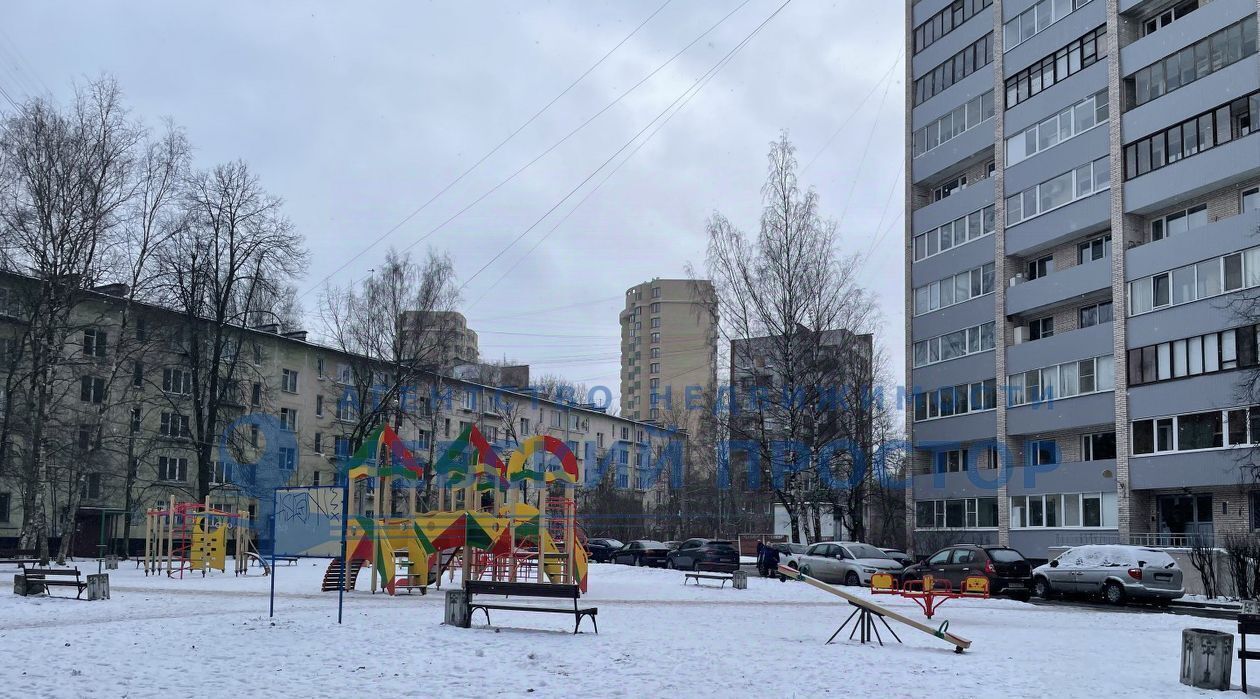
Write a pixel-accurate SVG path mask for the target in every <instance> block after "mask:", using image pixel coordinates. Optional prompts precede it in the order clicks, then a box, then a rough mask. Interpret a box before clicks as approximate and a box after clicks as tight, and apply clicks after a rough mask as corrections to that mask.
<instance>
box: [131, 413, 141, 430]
mask: <svg viewBox="0 0 1260 699" xmlns="http://www.w3.org/2000/svg"><path fill="white" fill-rule="evenodd" d="M131 433H132V434H139V433H140V408H132V409H131Z"/></svg>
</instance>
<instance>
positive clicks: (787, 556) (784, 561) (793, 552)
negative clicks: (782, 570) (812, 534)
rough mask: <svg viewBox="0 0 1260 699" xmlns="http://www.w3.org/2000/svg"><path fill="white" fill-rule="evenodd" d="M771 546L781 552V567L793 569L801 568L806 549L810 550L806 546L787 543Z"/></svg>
mask: <svg viewBox="0 0 1260 699" xmlns="http://www.w3.org/2000/svg"><path fill="white" fill-rule="evenodd" d="M770 546H772V547H773V548H774V549H775V550H776V551H778V552H779V565H781V566H790V567H792V568H800V567H801V564H800V560H801V555H802V554H804V553H805V549H807V548H809V547H808V546H806V545H805V544H792V543H788V542H786V541H785V542H780V543H774V544H770Z"/></svg>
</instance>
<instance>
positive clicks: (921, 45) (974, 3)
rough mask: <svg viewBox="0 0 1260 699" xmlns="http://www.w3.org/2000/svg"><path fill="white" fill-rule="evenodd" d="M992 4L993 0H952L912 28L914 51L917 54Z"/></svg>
mask: <svg viewBox="0 0 1260 699" xmlns="http://www.w3.org/2000/svg"><path fill="white" fill-rule="evenodd" d="M992 4H993V0H954V2H952V3H950V4H949V5H947V6H946V7H945V9H943V10H941V11H940V12H937V13H936V14H934V15H932V16H931V17H930V18H928V19H927V20H926V21H925V22H923V24H920V25H919V26H917V27H915V28H914V52H915V53H916V54H917V53H918V52H920V51H922V50H923V49H925V48H927V47H929V46H931V45H932V44H934V43H936V42H937V41H938V40H939V39H940V38H941V37H943V36H945V35H946V34H949V33H950V32H952V31H954V30H955V29H957V28H958V27H961V26H962V25H963V23H964V22H966V21H967V20H969V19H971V18H972V17H973V16H974V15H976V14H977V13H979V12H980V11H981V10H983V9H984V8H986V7H988V6H990V5H992Z"/></svg>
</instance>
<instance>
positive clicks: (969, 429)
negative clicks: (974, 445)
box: [913, 394, 1111, 445]
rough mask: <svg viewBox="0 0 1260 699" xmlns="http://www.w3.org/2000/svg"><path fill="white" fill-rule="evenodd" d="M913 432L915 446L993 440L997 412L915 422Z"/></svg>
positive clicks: (995, 431)
mask: <svg viewBox="0 0 1260 699" xmlns="http://www.w3.org/2000/svg"><path fill="white" fill-rule="evenodd" d="M1108 395H1111V394H1108ZM913 430H914V431H913V435H914V443H915V444H916V445H919V444H958V443H962V442H976V441H980V440H985V439H993V436H994V435H996V434H997V411H994V410H989V411H986V412H981V413H968V414H966V415H956V416H954V417H942V418H937V419H935V420H925V421H923V422H915V423H913Z"/></svg>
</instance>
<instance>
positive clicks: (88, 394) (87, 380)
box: [79, 376, 105, 404]
mask: <svg viewBox="0 0 1260 699" xmlns="http://www.w3.org/2000/svg"><path fill="white" fill-rule="evenodd" d="M79 400H81V401H83V402H84V403H98V404H99V403H102V402H104V401H105V379H101V378H97V377H95V376H84V377H83V378H82V379H80V381H79Z"/></svg>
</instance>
